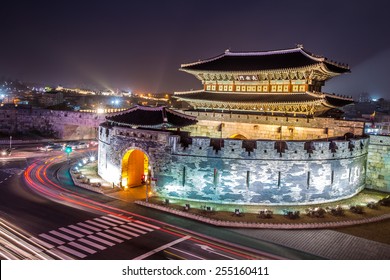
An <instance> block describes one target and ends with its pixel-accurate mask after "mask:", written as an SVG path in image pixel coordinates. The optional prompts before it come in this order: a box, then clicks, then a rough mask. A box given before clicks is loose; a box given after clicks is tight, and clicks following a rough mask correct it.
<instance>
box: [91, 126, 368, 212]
mask: <svg viewBox="0 0 390 280" xmlns="http://www.w3.org/2000/svg"><path fill="white" fill-rule="evenodd" d="M99 134H100V147H99V174H100V175H101V176H102V177H103V178H105V179H106V180H107V179H109V181H112V182H119V181H120V179H121V178H120V174H121V170H120V168H121V159H122V157H123V154H124V153H125V152H126V151H127V150H128V149H129V148H130V147H131V148H137V147H138V148H139V149H141V150H143V151H145V153H146V154H147V155H148V157H149V159H150V166H151V167H152V176H153V177H154V178H156V179H157V182H156V183H155V182H153V183H154V185H153V189H154V191H156V192H157V193H158V194H159V195H161V196H165V197H175V198H185V199H190V200H198V201H205V202H206V201H214V202H219V203H238V204H240V203H242V204H244V203H245V204H248V203H254V204H286V205H287V204H306V203H308V204H309V203H310V204H312V203H321V202H325V201H334V200H339V199H342V198H346V197H350V196H353V195H355V194H356V193H357V192H359V191H360V190H362V189H363V188H364V183H365V176H366V169H365V164H366V160H367V148H368V139H366V138H363V139H351V140H349V141H348V140H347V141H329V142H327V141H315V142H303V141H283V142H277V141H250V140H238V139H211V138H206V137H192V138H183V137H180V136H178V135H173V133H170V132H168V131H165V132H162V131H161V132H157V131H146V130H145V131H142V130H139V129H130V128H115V127H114V128H104V127H101V128H100V131H99Z"/></svg>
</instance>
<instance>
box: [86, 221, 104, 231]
mask: <svg viewBox="0 0 390 280" xmlns="http://www.w3.org/2000/svg"><path fill="white" fill-rule="evenodd" d="M85 222H87V223H89V224H91V225H94V226H97V227H101V228H104V229H108V228H110V227H108V226H106V225H101V224H99V223H97V222H94V221H90V220H88V221H85Z"/></svg>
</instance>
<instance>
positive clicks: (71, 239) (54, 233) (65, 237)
mask: <svg viewBox="0 0 390 280" xmlns="http://www.w3.org/2000/svg"><path fill="white" fill-rule="evenodd" d="M50 233H51V234H53V235H57V236H58V237H61V238H62V239H66V240H68V241H73V240H74V238H72V237H69V236H67V235H65V234H62V233H60V232H58V231H55V230H52V231H50Z"/></svg>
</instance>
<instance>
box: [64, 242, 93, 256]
mask: <svg viewBox="0 0 390 280" xmlns="http://www.w3.org/2000/svg"><path fill="white" fill-rule="evenodd" d="M68 244H69V245H71V246H73V247H76V248H77V249H80V250H83V251H85V252H87V253H90V254H95V253H96V251H95V250H92V249H89V248H87V247H85V246H84V245H81V244H79V243H76V242H69V243H68Z"/></svg>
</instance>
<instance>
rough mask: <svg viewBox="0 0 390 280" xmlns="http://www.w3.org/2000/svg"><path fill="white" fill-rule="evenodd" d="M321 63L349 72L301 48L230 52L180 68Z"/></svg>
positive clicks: (243, 68)
mask: <svg viewBox="0 0 390 280" xmlns="http://www.w3.org/2000/svg"><path fill="white" fill-rule="evenodd" d="M320 63H323V64H324V65H325V66H326V67H327V68H328V70H329V71H331V72H335V73H345V72H349V71H350V70H349V67H348V66H347V65H343V64H339V63H336V62H333V61H330V60H328V59H326V58H324V57H319V56H315V55H313V54H311V53H309V52H307V51H305V50H304V49H303V48H301V47H298V48H294V49H287V50H278V51H265V52H231V51H228V50H227V51H226V52H225V53H224V54H221V55H219V56H216V57H213V58H209V59H205V60H200V61H198V62H194V63H188V64H182V65H181V70H195V71H196V70H198V71H261V70H276V69H291V68H301V67H305V66H311V65H315V64H320Z"/></svg>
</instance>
